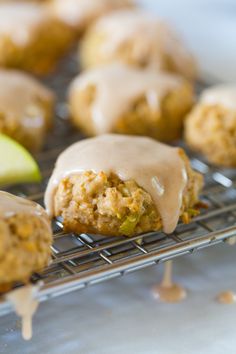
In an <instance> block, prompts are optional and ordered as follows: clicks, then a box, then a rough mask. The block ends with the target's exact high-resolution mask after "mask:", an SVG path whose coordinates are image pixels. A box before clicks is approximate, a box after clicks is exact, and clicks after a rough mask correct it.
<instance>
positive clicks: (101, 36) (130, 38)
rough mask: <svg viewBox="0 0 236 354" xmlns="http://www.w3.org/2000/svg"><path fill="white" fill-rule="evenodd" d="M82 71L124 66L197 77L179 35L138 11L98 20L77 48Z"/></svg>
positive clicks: (118, 13)
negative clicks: (112, 65) (105, 65)
mask: <svg viewBox="0 0 236 354" xmlns="http://www.w3.org/2000/svg"><path fill="white" fill-rule="evenodd" d="M80 55H81V65H82V67H83V68H90V67H94V66H99V65H104V64H106V63H109V62H114V61H122V62H124V63H127V64H130V65H133V66H136V67H140V68H147V67H149V68H152V69H155V70H160V69H161V70H166V71H170V72H175V73H178V74H180V75H182V76H185V77H186V78H188V79H194V78H196V64H195V61H194V59H193V56H192V55H191V54H190V52H189V51H188V50H187V49H186V47H185V45H184V44H183V43H182V41H181V40H180V39H179V37H178V35H177V34H176V33H175V32H174V31H173V30H172V29H171V28H170V27H169V26H168V25H167V24H165V23H164V22H162V21H160V20H159V19H158V18H156V17H155V16H154V15H152V14H149V13H146V12H144V11H141V10H132V11H131V10H123V11H117V12H114V13H112V14H109V15H107V16H104V17H103V18H101V19H99V20H98V21H97V22H96V23H95V24H94V25H93V26H92V27H91V29H90V30H89V31H88V33H87V34H86V35H85V37H84V40H83V42H82V45H81V49H80Z"/></svg>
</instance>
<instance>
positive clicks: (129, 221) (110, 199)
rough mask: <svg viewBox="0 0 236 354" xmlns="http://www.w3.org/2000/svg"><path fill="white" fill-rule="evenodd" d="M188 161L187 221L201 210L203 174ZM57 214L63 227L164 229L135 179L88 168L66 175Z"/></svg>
mask: <svg viewBox="0 0 236 354" xmlns="http://www.w3.org/2000/svg"><path fill="white" fill-rule="evenodd" d="M181 156H182V158H183V159H184V161H185V164H186V168H187V174H188V183H187V187H186V191H185V193H184V194H183V200H182V208H181V212H180V215H179V216H180V218H181V219H182V221H183V222H185V223H188V222H189V221H190V220H191V218H192V217H193V216H195V215H197V214H198V212H199V211H198V206H197V204H198V194H199V191H200V190H201V188H202V184H203V180H202V176H201V175H199V174H198V173H196V172H194V171H193V170H192V169H191V167H190V164H189V161H188V158H187V157H186V155H185V153H184V152H183V151H182V150H181ZM54 208H55V216H62V218H63V223H64V228H65V229H66V230H68V231H74V232H90V233H101V234H105V235H113V236H119V235H126V236H132V235H136V234H141V233H145V232H148V231H157V230H161V229H162V220H161V217H160V214H159V212H158V210H157V209H156V207H155V205H154V203H153V200H152V198H151V196H150V194H149V193H147V192H146V191H145V190H144V189H143V188H141V187H140V186H138V185H137V183H136V182H135V181H134V180H129V181H121V180H120V178H119V177H118V176H117V175H114V174H110V175H107V174H105V173H103V172H101V173H98V174H96V173H93V172H91V171H87V172H84V173H81V174H79V175H78V174H77V175H72V176H69V177H66V178H64V179H63V180H61V182H60V183H59V186H58V188H57V191H56V194H55V196H54Z"/></svg>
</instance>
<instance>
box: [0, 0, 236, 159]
mask: <svg viewBox="0 0 236 354" xmlns="http://www.w3.org/2000/svg"><path fill="white" fill-rule="evenodd" d="M44 3H45V4H43V5H42V4H39V3H29V2H28V3H26V2H14V1H8V2H2V3H1V4H0V37H1V48H2V49H1V51H0V66H2V67H8V68H9V67H10V68H12V67H14V68H17V69H24V70H28V71H31V72H33V73H37V74H39V73H40V74H42V73H46V72H48V71H49V70H51V69H52V68H53V67H55V64H56V62H57V61H58V59H59V58H60V57H61V56H62V55H63V54H64V53H65V52H66V51H68V50H69V48H71V45H72V44H73V43H74V42H75V40H76V38H78V34H80V35H81V34H82V33H85V35H84V36H83V38H82V39H81V40H80V50H79V60H78V61H80V63H81V66H82V68H84V69H86V70H85V72H84V73H82V74H80V75H79V76H78V78H76V79H75V80H74V82H73V83H72V85H71V88H70V89H69V108H70V113H71V118H72V119H71V120H72V122H73V123H74V125H75V126H77V127H79V129H81V130H82V131H84V132H85V133H86V134H88V135H96V134H101V133H108V132H115V133H123V134H124V133H125V134H126V133H128V134H138V135H148V136H152V137H154V138H156V139H158V140H162V141H167V142H170V141H173V140H176V139H178V138H180V137H181V133H182V129H183V122H184V120H185V118H186V115H187V114H188V113H189V111H190V110H191V108H192V107H193V105H194V102H195V97H194V93H193V84H192V81H193V80H194V79H195V78H196V77H197V70H196V64H195V62H194V59H193V57H192V55H191V54H190V53H189V52H188V50H187V49H186V48H185V46H184V44H182V43H181V41H180V40H179V38H178V36H176V34H175V33H174V32H173V30H171V29H170V28H169V27H168V26H167V25H166V24H165V23H163V22H162V21H160V20H159V19H157V18H156V17H155V16H153V15H151V14H148V13H146V12H144V11H142V10H140V9H136V8H134V4H131V2H130V1H124V0H123V1H122V0H113V1H110V0H109V1H106V0H97V1H85V0H70V1H63V0H61V1H60V0H51V1H45V2H44ZM120 7H133V8H132V9H125V10H124V9H122V10H120V9H119V8H120ZM114 9H118V10H117V11H115V12H114V11H113V12H112V13H110V14H108V15H105V16H103V17H102V18H99V19H97V21H95V22H94V20H95V19H96V18H97V17H99V16H100V15H104V14H105V13H106V12H108V11H109V12H110V11H111V10H114ZM16 24H17V25H16ZM80 37H81V36H80ZM117 61H119V62H122V64H121V63H120V64H118V63H116V62H117ZM95 66H98V67H96V68H94V67H95ZM160 70H162V73H160ZM164 70H165V71H166V72H167V71H168V72H169V73H164V72H163V71H164ZM0 80H1V91H0V95H1V116H2V117H1V120H0V130H1V131H2V132H4V133H5V134H8V135H9V136H11V137H13V138H15V139H16V140H18V141H19V142H20V143H23V144H24V145H25V146H26V147H27V148H28V149H30V150H32V151H35V150H37V149H39V148H41V147H42V145H43V140H44V138H45V135H46V132H47V131H48V130H49V128H50V127H51V126H52V124H51V123H52V119H53V115H54V112H53V106H54V95H53V93H52V92H50V91H49V90H48V89H46V88H44V87H43V86H42V85H41V84H39V83H38V82H37V81H36V80H35V79H33V78H31V77H30V76H27V75H26V74H23V73H19V72H16V71H8V72H6V71H4V70H1V72H0ZM217 92H219V89H218V88H216V94H215V95H214V88H213V89H212V90H211V91H210V96H211V99H210V100H208V99H205V98H204V97H206V96H207V95H208V94H204V93H203V96H202V97H203V99H202V98H200V103H198V105H197V107H196V108H194V110H193V111H192V112H191V113H190V114H189V115H188V118H187V119H186V132H185V136H186V140H187V142H188V143H189V145H190V146H192V147H193V148H194V149H196V150H199V151H201V152H203V154H205V155H206V156H207V157H208V159H209V160H210V161H212V162H214V163H217V164H222V165H227V166H234V165H235V164H236V156H235V155H236V147H235V141H234V140H235V130H234V129H233V127H234V125H235V124H234V121H235V114H236V113H235V107H234V104H233V102H234V92H235V90H234V88H233V87H228V88H227V87H226V88H225V89H221V90H220V94H217ZM213 96H214V97H215V99H212V97H213ZM222 97H223V98H222ZM231 101H232V102H231ZM216 106H217V107H216ZM202 122H204V123H202ZM216 126H217V133H216ZM35 136H36V137H37V138H35Z"/></svg>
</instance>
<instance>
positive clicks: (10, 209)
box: [0, 191, 51, 232]
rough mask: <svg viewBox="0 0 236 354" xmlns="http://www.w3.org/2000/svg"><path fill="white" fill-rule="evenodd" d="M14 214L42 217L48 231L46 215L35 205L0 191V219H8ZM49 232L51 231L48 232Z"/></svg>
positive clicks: (48, 225) (48, 224)
mask: <svg viewBox="0 0 236 354" xmlns="http://www.w3.org/2000/svg"><path fill="white" fill-rule="evenodd" d="M16 214H28V215H36V216H40V217H42V220H44V222H45V225H47V227H48V228H49V230H51V229H50V223H49V220H48V215H47V213H46V212H45V210H44V209H43V208H42V207H41V206H40V205H39V204H37V203H34V202H32V201H30V200H27V199H24V198H20V197H17V196H15V195H13V194H10V193H7V192H3V191H0V217H2V218H10V217H12V216H14V215H16ZM50 232H51V231H50Z"/></svg>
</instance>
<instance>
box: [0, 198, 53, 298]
mask: <svg viewBox="0 0 236 354" xmlns="http://www.w3.org/2000/svg"><path fill="white" fill-rule="evenodd" d="M3 193H4V192H1V195H0V200H1V201H2V199H1V198H2V194H3ZM4 198H5V197H4ZM12 198H14V196H13V197H12ZM22 201H23V203H31V202H28V201H24V200H23V199H22ZM16 202H17V203H18V199H17V201H16ZM2 203H4V200H3V201H2ZM29 206H30V205H29ZM35 206H36V204H35V203H33V204H32V208H35ZM30 207H31V206H30ZM51 243H52V231H51V227H50V221H49V219H48V218H47V215H46V212H45V211H44V210H43V208H41V207H40V206H37V212H35V213H33V212H32V213H31V212H26V211H25V210H22V211H20V210H18V211H17V212H15V211H12V209H7V210H6V212H5V213H3V212H2V210H1V213H0V292H1V291H4V290H5V289H7V288H9V287H11V285H12V284H13V283H15V282H19V281H21V282H27V281H29V278H30V277H31V275H32V274H33V273H34V272H36V271H39V270H42V269H43V268H44V267H45V266H47V265H48V263H49V260H50V246H51Z"/></svg>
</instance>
